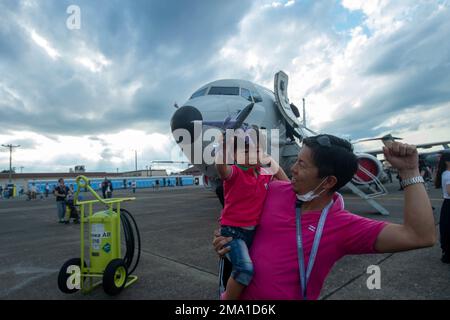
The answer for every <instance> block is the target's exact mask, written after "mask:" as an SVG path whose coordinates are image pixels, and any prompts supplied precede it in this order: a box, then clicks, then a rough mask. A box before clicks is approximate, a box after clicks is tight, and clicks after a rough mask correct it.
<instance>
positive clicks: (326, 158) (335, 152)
mask: <svg viewBox="0 0 450 320" xmlns="http://www.w3.org/2000/svg"><path fill="white" fill-rule="evenodd" d="M303 144H304V145H306V146H307V147H308V148H310V149H311V151H312V154H313V161H314V165H315V166H316V167H317V168H318V170H319V178H325V177H327V176H335V177H336V179H337V182H336V184H335V186H334V187H333V188H332V189H331V191H337V190H339V189H340V188H342V187H343V186H345V185H346V184H347V183H348V182H349V181H350V180H351V179H352V178H353V176H354V175H355V173H356V171H357V170H358V159H357V157H356V155H355V154H354V153H353V145H352V144H351V143H350V142H348V141H347V140H344V139H341V138H338V137H336V136H332V135H329V134H321V135H318V136H313V137H308V138H305V139H303Z"/></svg>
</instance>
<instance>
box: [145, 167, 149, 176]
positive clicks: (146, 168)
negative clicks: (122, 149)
mask: <svg viewBox="0 0 450 320" xmlns="http://www.w3.org/2000/svg"><path fill="white" fill-rule="evenodd" d="M145 170H147V177H148V166H145Z"/></svg>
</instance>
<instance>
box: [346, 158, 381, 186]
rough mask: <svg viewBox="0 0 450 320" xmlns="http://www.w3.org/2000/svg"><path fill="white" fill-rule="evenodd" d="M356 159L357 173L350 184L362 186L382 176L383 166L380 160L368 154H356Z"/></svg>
mask: <svg viewBox="0 0 450 320" xmlns="http://www.w3.org/2000/svg"><path fill="white" fill-rule="evenodd" d="M356 156H357V158H358V171H356V174H355V175H354V176H353V179H352V182H353V183H354V184H358V185H364V184H369V183H372V182H374V180H375V179H374V177H375V178H377V179H380V178H381V177H382V175H383V166H382V165H381V162H380V160H378V159H377V158H376V157H375V156H373V155H371V154H368V153H358V154H356Z"/></svg>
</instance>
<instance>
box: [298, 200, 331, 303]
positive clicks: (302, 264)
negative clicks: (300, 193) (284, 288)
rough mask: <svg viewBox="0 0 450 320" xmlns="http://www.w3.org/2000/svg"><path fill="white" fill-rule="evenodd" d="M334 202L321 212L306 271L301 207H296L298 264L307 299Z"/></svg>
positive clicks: (304, 294)
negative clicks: (307, 289) (310, 281)
mask: <svg viewBox="0 0 450 320" xmlns="http://www.w3.org/2000/svg"><path fill="white" fill-rule="evenodd" d="M332 204H333V201H331V202H330V203H329V204H328V205H327V206H326V207H325V208H324V209H323V210H322V213H321V214H320V219H319V224H318V226H317V230H316V235H315V236H314V242H313V246H312V249H311V254H310V255H309V261H308V270H306V272H305V256H304V253H303V240H302V223H301V219H302V218H301V208H300V207H296V210H295V211H296V216H297V217H296V218H297V219H296V224H297V251H298V266H299V271H300V287H301V293H302V296H303V299H304V300H306V299H307V297H306V288H307V286H308V281H309V277H310V275H311V271H312V268H313V266H314V261H315V260H316V255H317V251H318V249H319V243H320V238H322V232H323V227H324V226H325V221H326V219H327V215H328V211H329V209H330V207H331V205H332Z"/></svg>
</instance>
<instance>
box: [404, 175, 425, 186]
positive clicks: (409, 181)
mask: <svg viewBox="0 0 450 320" xmlns="http://www.w3.org/2000/svg"><path fill="white" fill-rule="evenodd" d="M416 183H425V181H424V180H423V178H422V176H416V177H412V178H408V179H405V180H402V182H400V185H401V186H402V188H406V187H407V186H410V185H412V184H416Z"/></svg>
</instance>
